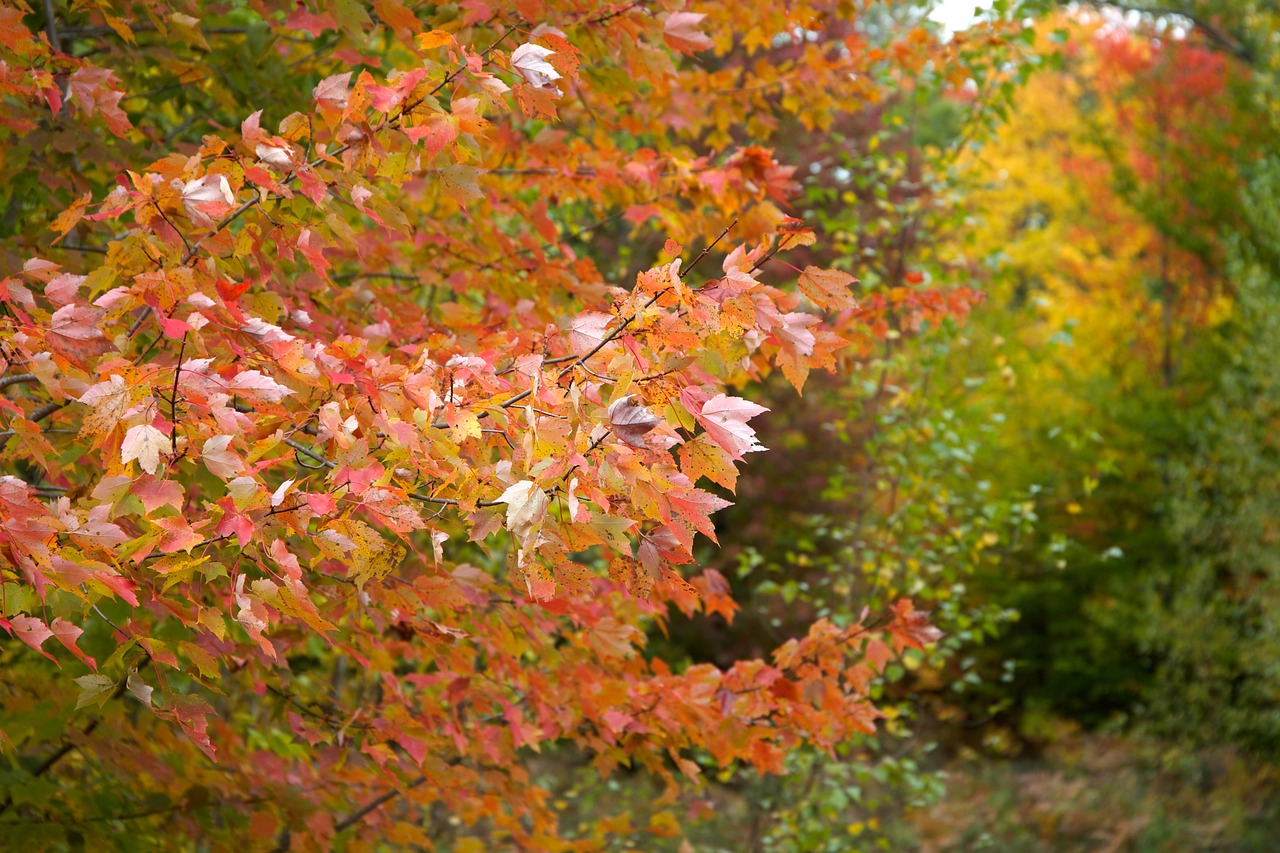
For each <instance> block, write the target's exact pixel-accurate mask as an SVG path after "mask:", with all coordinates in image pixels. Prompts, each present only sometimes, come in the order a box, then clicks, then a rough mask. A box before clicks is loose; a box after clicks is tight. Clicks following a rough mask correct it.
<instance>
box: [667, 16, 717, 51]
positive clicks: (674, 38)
mask: <svg viewBox="0 0 1280 853" xmlns="http://www.w3.org/2000/svg"><path fill="white" fill-rule="evenodd" d="M705 17H707V16H706V15H705V14H702V13H701V12H672V13H671V14H670V15H668V16H667V20H666V23H664V24H663V25H662V39H663V41H665V42H666V43H667V46H668V47H670V48H671V49H672V50H678V51H680V52H681V53H687V54H689V55H691V56H692V55H693V54H694V53H697V52H698V51H700V50H710V49H711V48H713V47H715V42H713V41H712V40H711V39H710V38H709V37H708V36H707V35H706V34H705V33H703V32H701V31H699V30H698V25H699V24H701V23H702V19H703V18H705Z"/></svg>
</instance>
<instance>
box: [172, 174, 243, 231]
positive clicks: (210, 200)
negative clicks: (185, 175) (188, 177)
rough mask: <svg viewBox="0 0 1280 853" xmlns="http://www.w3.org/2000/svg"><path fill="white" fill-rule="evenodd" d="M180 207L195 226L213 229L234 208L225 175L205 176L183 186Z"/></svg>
mask: <svg viewBox="0 0 1280 853" xmlns="http://www.w3.org/2000/svg"><path fill="white" fill-rule="evenodd" d="M182 206H183V209H185V210H186V211H187V216H188V217H190V218H191V221H192V222H193V223H195V224H196V225H197V226H199V227H201V228H213V227H214V226H216V225H217V224H218V220H220V219H222V217H224V216H226V215H227V214H228V213H230V212H231V211H232V210H233V209H234V208H235V206H236V197H235V195H234V194H233V193H232V192H231V184H229V183H227V176H226V175H205V176H204V177H203V178H197V179H195V180H194V181H188V182H187V183H186V184H184V185H183V187H182Z"/></svg>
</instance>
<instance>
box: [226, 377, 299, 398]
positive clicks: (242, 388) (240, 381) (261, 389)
mask: <svg viewBox="0 0 1280 853" xmlns="http://www.w3.org/2000/svg"><path fill="white" fill-rule="evenodd" d="M227 387H228V388H229V389H230V390H232V391H235V392H236V393H238V394H244V395H245V396H247V397H256V398H257V399H259V400H265V401H266V402H268V403H279V402H280V401H281V400H283V399H284V398H285V397H287V396H289V395H290V394H292V393H293V390H292V389H291V388H287V387H285V386H284V385H281V384H280V383H278V382H276V381H275V380H274V379H272V378H271V377H270V376H267V375H266V374H264V373H263V372H262V371H260V370H246V371H244V372H243V373H238V374H236V375H235V377H234V378H233V379H232V380H231V382H230V383H228V385H227Z"/></svg>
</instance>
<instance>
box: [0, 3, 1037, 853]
mask: <svg viewBox="0 0 1280 853" xmlns="http://www.w3.org/2000/svg"><path fill="white" fill-rule="evenodd" d="M858 5H859V4H854V3H849V2H830V3H828V2H813V3H807V2H806V3H799V4H796V3H785V4H784V3H776V4H759V5H756V6H753V7H752V8H751V9H750V10H749V11H748V10H746V9H744V7H742V6H740V5H738V4H735V3H731V2H719V3H717V2H708V3H703V4H699V5H697V6H696V7H695V8H694V9H684V8H682V7H677V6H667V5H661V4H655V5H654V6H650V5H649V4H642V3H623V2H620V3H598V2H592V0H574V2H560V3H550V2H541V1H540V0H521V2H517V3H513V4H509V5H508V4H502V3H486V2H480V0H467V1H466V2H463V3H460V4H448V5H445V6H439V7H429V8H428V7H424V8H414V7H410V6H407V5H405V4H403V3H401V2H398V0H378V2H374V3H373V4H372V9H368V8H366V7H364V6H362V5H360V4H355V3H350V2H344V0H335V2H332V3H322V4H319V5H318V6H311V7H308V6H304V5H303V4H299V3H285V2H271V0H262V1H261V2H250V3H226V4H222V3H215V4H197V3H194V2H192V3H179V2H175V3H169V4H166V3H159V2H143V3H136V4H132V3H113V2H106V1H105V0H104V2H98V0H95V2H92V3H88V4H79V5H75V6H73V7H70V8H67V9H58V8H56V7H55V4H52V3H46V4H44V6H43V8H31V7H27V6H25V5H21V4H18V5H11V6H8V7H6V8H4V9H0V94H2V95H3V98H4V104H5V110H4V112H3V113H2V114H0V125H2V127H0V135H2V136H0V140H2V141H0V145H2V146H3V148H2V149H0V150H3V152H4V154H5V156H4V158H3V160H2V161H0V175H3V177H4V182H3V183H4V189H3V190H0V193H3V195H2V196H0V199H2V200H3V202H4V204H5V205H6V213H5V216H4V231H3V237H4V240H3V243H0V260H2V262H3V263H4V264H5V273H6V277H5V278H4V280H3V290H0V368H3V370H2V372H0V391H3V395H2V396H0V410H2V412H3V423H2V424H0V426H2V429H0V466H2V468H0V470H3V472H4V475H3V477H2V478H0V570H2V572H3V576H2V581H3V598H2V599H0V608H2V610H0V613H2V615H0V630H3V632H4V633H5V635H6V636H7V639H6V640H5V645H4V647H3V654H4V666H5V670H6V673H9V672H14V673H21V678H20V679H18V678H15V679H12V680H10V679H8V678H6V684H5V687H4V691H5V692H4V698H3V707H4V716H3V717H2V718H0V750H2V751H3V752H4V753H5V754H6V755H7V756H8V757H9V759H10V761H11V768H12V769H11V771H10V772H9V775H8V776H7V778H6V787H5V793H4V795H3V797H0V821H2V822H3V823H4V831H5V832H6V837H12V838H19V837H21V838H29V839H32V840H36V841H40V840H43V841H52V840H57V839H66V838H68V837H72V836H75V835H77V834H78V833H82V832H87V831H88V829H87V828H88V827H90V826H93V827H96V828H97V829H100V830H103V831H105V829H106V828H107V827H113V828H115V830H116V832H118V833H119V835H118V836H117V837H118V838H119V839H121V840H120V842H119V843H121V844H127V843H129V839H132V840H133V841H136V840H137V839H138V838H139V837H142V836H141V835H139V833H143V832H150V831H151V830H150V829H143V828H141V827H151V826H157V827H158V826H163V827H164V830H163V831H164V833H165V836H166V837H167V838H170V839H173V838H179V837H195V836H200V837H201V838H202V839H214V840H212V841H209V842H207V843H212V844H217V845H221V844H223V843H224V840H223V839H225V840H226V842H225V843H230V842H231V840H234V839H238V838H242V837H244V836H245V835H246V834H247V835H248V836H249V837H251V838H253V839H256V840H257V842H256V843H261V844H264V845H266V846H267V847H274V848H275V849H290V848H293V849H327V848H329V847H330V846H332V845H335V844H339V843H348V842H350V843H352V844H354V843H356V842H357V841H359V842H360V843H363V844H366V845H367V844H368V843H369V842H370V841H371V840H373V839H377V840H380V841H383V842H387V843H395V844H419V845H429V844H432V843H440V842H441V841H442V840H444V839H448V840H450V841H451V843H452V844H453V846H454V847H455V849H459V850H469V849H493V847H494V846H495V845H496V846H510V847H516V848H527V849H537V850H556V849H566V850H568V849H599V847H600V846H601V845H605V844H608V843H611V840H612V839H616V838H627V837H631V836H634V835H636V834H640V833H651V834H653V835H654V836H656V837H659V838H673V839H675V838H678V837H679V835H680V828H679V823H678V821H677V819H676V818H675V816H674V815H673V814H671V813H669V812H659V813H656V814H655V815H654V816H653V818H652V819H651V820H649V821H647V822H644V823H635V822H633V821H632V820H631V818H630V817H629V816H628V815H627V814H617V815H612V814H611V815H605V816H603V817H599V818H598V819H596V820H594V821H590V822H583V823H580V824H577V825H565V824H564V823H563V822H562V821H561V820H560V818H559V815H558V811H557V807H556V806H555V805H554V803H553V802H552V799H551V795H550V792H549V790H548V789H547V788H546V787H543V786H541V785H539V784H538V783H537V781H536V779H534V777H533V773H532V771H531V769H530V761H531V760H532V757H533V756H535V755H536V754H538V753H542V752H545V751H551V750H554V749H572V750H576V751H578V752H580V753H581V754H583V755H584V756H586V757H587V758H588V759H589V760H590V761H591V763H592V765H593V766H594V767H595V769H596V770H597V771H598V772H600V773H602V774H609V773H611V772H616V771H618V768H620V767H624V766H625V767H630V768H634V769H637V770H644V771H646V772H648V773H651V774H653V775H654V776H655V777H656V778H658V779H661V780H663V781H664V782H665V783H666V785H667V787H668V792H669V793H671V792H674V791H675V790H677V789H678V787H679V786H680V785H681V784H685V783H684V782H682V781H681V780H689V781H690V783H696V780H697V779H698V777H699V776H700V775H701V774H702V773H703V771H704V768H710V767H727V766H731V765H734V764H736V763H747V764H749V765H751V766H753V767H754V768H756V769H757V770H758V771H761V772H779V771H781V770H782V769H783V761H782V759H783V757H784V755H785V754H786V753H787V751H788V750H790V749H792V748H794V747H795V746H797V745H798V744H801V743H807V744H811V745H813V746H815V747H817V748H819V749H827V750H830V749H832V748H834V747H835V746H836V745H837V744H839V743H841V742H843V741H844V740H846V739H847V738H849V737H850V736H851V735H853V734H855V733H859V732H870V731H872V730H873V728H874V726H875V721H876V719H877V717H878V715H879V712H878V711H877V709H876V707H875V706H874V704H873V702H872V701H871V699H870V695H869V685H870V684H871V682H872V681H873V680H874V679H876V678H877V677H878V675H879V674H880V673H881V672H882V670H883V668H884V667H885V666H886V665H887V664H888V663H889V662H890V661H891V660H893V658H894V656H895V655H897V654H898V653H901V652H902V651H903V650H906V649H911V648H915V649H921V648H924V647H925V646H927V645H928V644H929V643H931V642H933V641H934V640H935V639H936V638H937V631H936V630H935V629H934V628H932V627H931V626H930V625H929V624H928V621H927V619H926V616H925V614H924V613H922V612H921V611H920V610H917V609H915V607H914V606H913V604H912V602H911V601H910V600H909V599H901V600H898V601H896V602H894V603H892V604H891V606H889V607H888V608H887V609H886V610H885V611H884V612H883V613H875V614H873V613H866V614H864V615H863V616H862V617H861V618H859V619H854V620H851V621H849V622H847V623H845V624H840V625H836V624H835V623H833V622H831V621H829V620H818V621H816V622H814V623H813V624H812V625H810V626H808V627H807V629H806V630H804V631H803V632H801V633H799V634H798V635H797V636H795V637H793V638H791V639H788V640H787V641H786V642H784V643H782V644H781V645H780V646H779V647H778V648H777V649H775V650H774V651H773V652H772V653H771V654H770V656H769V657H768V658H767V659H742V660H738V661H735V662H734V663H732V664H731V665H727V666H723V667H718V666H713V665H710V664H697V665H693V666H688V667H683V668H680V667H675V668H673V667H672V666H669V665H668V664H667V663H665V662H664V661H663V660H662V659H661V658H660V657H657V656H653V655H648V654H646V652H645V639H646V632H647V631H649V630H651V629H654V628H655V627H656V628H658V629H662V628H663V627H665V626H666V625H667V623H668V622H669V620H670V619H672V618H673V615H672V613H673V608H674V612H675V613H679V612H683V613H685V614H689V613H693V612H695V611H697V610H705V611H709V612H711V611H714V612H719V613H721V614H723V615H724V616H726V617H731V616H732V614H733V612H734V609H735V605H734V603H733V601H732V599H731V598H730V597H729V595H728V586H727V584H726V583H725V581H724V578H723V577H722V576H721V575H719V574H718V573H717V572H715V571H714V570H699V569H697V568H696V566H692V564H694V562H695V561H694V554H693V550H694V541H695V537H696V536H697V534H699V533H701V534H703V535H704V536H706V537H709V538H710V539H713V540H714V538H715V528H714V525H713V522H712V520H711V516H712V514H713V513H715V512H716V511H717V510H719V509H722V508H724V507H725V506H727V504H728V501H727V500H726V499H725V498H723V497H721V496H720V493H718V492H717V491H716V490H715V487H716V486H719V487H723V488H725V489H729V490H732V488H733V486H734V482H735V478H736V476H737V474H736V470H737V469H736V465H737V463H739V462H741V461H743V460H744V457H746V455H747V454H750V453H753V452H756V451H760V450H763V449H764V448H763V447H762V446H761V444H760V442H759V441H758V439H757V435H756V432H755V428H754V426H753V420H754V419H757V418H760V417H763V416H765V411H766V410H765V409H764V408H763V407H762V406H760V405H758V404H756V403H753V402H751V401H749V400H747V399H744V398H743V397H741V396H740V394H739V393H737V392H735V389H736V388H737V387H739V386H741V385H742V384H743V383H744V382H746V381H747V380H750V379H753V378H759V377H762V376H765V375H767V374H769V373H770V372H772V371H774V370H780V371H781V372H782V373H783V374H784V375H785V376H786V377H787V379H788V380H790V381H791V383H792V384H794V385H795V387H796V389H797V390H799V389H802V388H803V387H804V385H805V382H806V379H807V377H808V375H809V372H810V371H811V370H812V369H815V368H818V369H827V368H833V367H835V366H836V364H837V357H838V353H839V352H840V351H841V349H842V347H844V345H845V343H846V341H849V340H854V341H875V340H878V339H883V337H884V336H885V335H886V334H887V333H888V332H889V329H888V328H887V326H886V325H885V323H884V320H883V317H884V313H885V312H884V310H883V308H873V309H871V310H865V309H863V308H862V306H861V305H860V304H859V302H858V301H857V300H856V299H855V298H854V297H853V296H852V295H851V294H850V291H849V287H850V286H851V285H852V284H853V276H852V275H850V274H849V273H848V272H845V271H839V270H832V269H826V268H822V267H818V266H812V265H805V266H804V268H800V266H799V265H798V264H792V263H788V262H787V261H786V258H787V257H788V256H789V255H788V253H789V252H792V251H793V250H799V249H803V247H805V246H809V245H811V244H813V243H814V242H815V240H816V239H817V235H816V234H815V233H814V231H813V230H812V229H811V228H809V227H808V226H806V225H805V224H804V222H803V221H801V220H799V219H796V218H793V217H791V216H789V215H787V213H786V211H787V210H788V204H789V200H790V199H792V198H794V196H795V193H796V190H797V176H796V165H795V164H790V165H789V164H784V163H781V162H779V161H778V160H777V159H776V158H775V156H774V154H773V152H772V150H771V149H770V148H769V147H768V145H769V143H770V141H771V140H772V139H773V138H774V136H775V135H776V134H777V133H779V132H781V129H784V128H789V127H792V126H793V125H794V124H795V123H798V124H799V125H801V126H803V127H805V128H806V129H808V130H809V131H811V132H816V133H820V132H822V131H823V130H824V129H825V128H827V127H829V126H830V124H831V122H832V121H833V120H834V119H835V117H836V116H837V115H838V114H840V112H841V111H848V110H856V109H857V108H858V107H859V106H860V105H861V104H864V103H867V102H871V101H875V100H878V99H880V98H882V97H883V96H884V93H885V91H887V89H888V88H889V87H891V86H893V85H895V81H896V80H897V79H898V75H899V74H900V73H903V72H910V71H913V70H919V69H920V68H922V67H924V66H925V65H926V64H928V63H932V64H934V65H935V66H936V67H939V68H943V69H947V71H946V73H949V74H952V75H954V77H955V80H954V81H953V82H955V83H956V84H959V83H961V82H963V79H964V77H965V74H966V73H968V72H967V71H966V70H965V68H966V67H967V66H966V65H965V64H964V63H962V62H959V61H955V60H956V58H957V56H958V55H959V53H958V52H959V51H961V50H962V49H963V45H961V44H958V43H957V42H954V41H953V42H948V43H942V42H940V41H939V40H938V39H937V38H936V37H935V36H934V35H933V34H931V32H930V31H928V30H926V29H923V28H920V27H914V28H910V29H907V30H905V31H904V32H900V33H894V34H893V37H892V38H890V39H888V40H885V41H884V43H883V44H880V45H876V46H872V45H869V44H868V43H867V41H866V40H865V39H864V38H863V37H862V36H861V35H860V34H859V30H858V27H857V25H856V21H857V19H858V13H859V11H860V10H859V8H858ZM870 5H874V4H870ZM1009 27H1010V28H1012V29H1016V27H1014V25H1009ZM1010 31H1011V30H1010ZM1005 37H1006V31H1005V30H1004V29H1002V28H1001V27H999V26H995V25H992V27H991V28H990V31H989V33H988V36H987V38H989V39H990V40H991V43H993V44H994V43H998V42H1000V40H1002V39H1004V38H1005ZM649 235H660V236H658V238H657V243H658V245H661V247H662V248H661V251H660V252H659V251H657V250H656V247H653V248H650V249H646V246H649V245H650V242H646V241H649V240H650V236H649ZM642 237H643V238H644V239H641V238H642ZM597 239H599V240H600V241H601V242H600V243H599V244H598V245H593V241H594V240H597ZM610 239H612V241H613V242H612V245H611V246H608V248H611V249H612V251H606V249H605V247H606V246H607V244H608V241H609V240H610ZM681 243H684V244H687V245H688V246H689V248H686V247H685V246H684V245H681ZM624 244H625V245H624ZM797 257H799V256H797ZM605 261H609V263H605ZM801 263H803V261H801ZM926 301H927V302H928V304H929V305H930V306H932V307H931V308H930V310H932V311H934V312H936V314H937V315H938V316H943V315H945V314H947V313H949V312H950V311H952V310H955V311H962V310H965V309H967V304H959V305H957V306H954V308H953V307H949V306H948V304H947V303H946V301H945V300H937V299H929V300H926ZM877 304H879V303H877ZM15 833H16V834H15ZM353 849H354V848H353Z"/></svg>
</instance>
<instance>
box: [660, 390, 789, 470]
mask: <svg viewBox="0 0 1280 853" xmlns="http://www.w3.org/2000/svg"><path fill="white" fill-rule="evenodd" d="M680 402H682V403H683V404H684V406H685V408H686V409H688V410H689V414H691V415H693V416H694V417H695V418H696V419H697V421H698V423H700V424H702V427H703V429H705V430H706V431H707V434H708V435H709V436H710V437H711V440H712V441H714V442H715V443H716V444H718V445H720V446H721V447H722V448H724V450H725V451H726V452H727V453H728V454H729V456H730V458H732V459H735V460H738V459H741V458H742V455H743V454H744V453H754V452H756V451H760V450H767V449H768V448H766V447H765V446H764V445H762V444H760V442H759V441H758V440H757V439H756V431H755V430H754V429H752V428H751V427H750V426H748V425H747V421H748V420H750V419H751V418H754V417H755V416H756V415H760V414H763V413H765V412H767V411H769V410H768V409H766V408H765V407H764V406H759V405H757V404H755V403H752V402H750V401H748V400H743V399H742V398H741V397H730V396H727V395H725V394H717V395H715V396H714V397H710V398H708V397H707V395H706V393H705V392H703V391H702V390H700V389H697V388H685V389H684V390H683V391H681V392H680Z"/></svg>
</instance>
